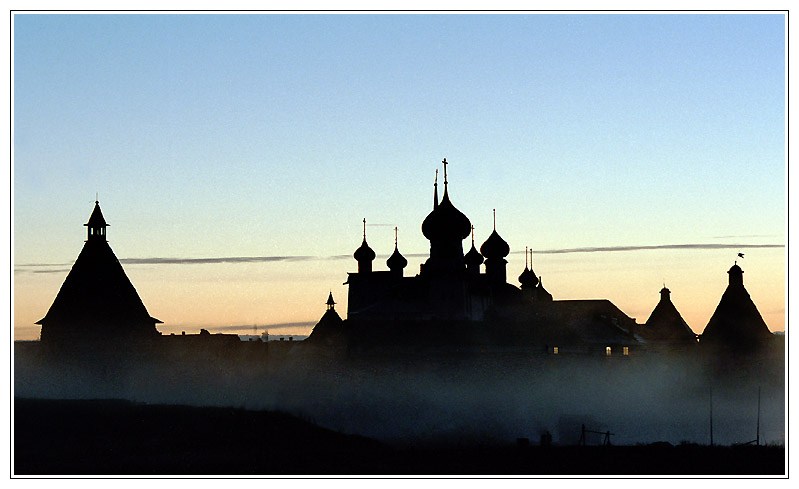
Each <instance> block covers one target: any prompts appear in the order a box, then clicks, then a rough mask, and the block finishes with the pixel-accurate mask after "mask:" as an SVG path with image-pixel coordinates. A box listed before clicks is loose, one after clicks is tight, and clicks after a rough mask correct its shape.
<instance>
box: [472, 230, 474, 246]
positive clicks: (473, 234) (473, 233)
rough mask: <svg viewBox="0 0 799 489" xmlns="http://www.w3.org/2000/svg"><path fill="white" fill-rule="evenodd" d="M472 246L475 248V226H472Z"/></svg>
mask: <svg viewBox="0 0 799 489" xmlns="http://www.w3.org/2000/svg"><path fill="white" fill-rule="evenodd" d="M472 248H474V226H472Z"/></svg>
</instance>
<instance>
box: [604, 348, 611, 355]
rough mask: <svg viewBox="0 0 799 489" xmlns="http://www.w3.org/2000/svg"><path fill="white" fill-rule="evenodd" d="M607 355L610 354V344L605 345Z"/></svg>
mask: <svg viewBox="0 0 799 489" xmlns="http://www.w3.org/2000/svg"><path fill="white" fill-rule="evenodd" d="M605 356H608V357H609V356H610V347H609V346H606V347H605Z"/></svg>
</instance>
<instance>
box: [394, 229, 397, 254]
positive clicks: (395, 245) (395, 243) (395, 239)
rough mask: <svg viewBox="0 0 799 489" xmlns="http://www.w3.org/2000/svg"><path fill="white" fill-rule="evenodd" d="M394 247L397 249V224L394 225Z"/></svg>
mask: <svg viewBox="0 0 799 489" xmlns="http://www.w3.org/2000/svg"><path fill="white" fill-rule="evenodd" d="M394 249H395V250H396V249H397V226H394Z"/></svg>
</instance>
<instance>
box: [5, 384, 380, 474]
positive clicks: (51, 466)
mask: <svg viewBox="0 0 799 489" xmlns="http://www.w3.org/2000/svg"><path fill="white" fill-rule="evenodd" d="M14 406H15V413H14V414H15V416H14V428H15V437H14V449H15V450H14V451H15V457H14V472H15V473H16V474H18V475H92V474H94V475H101V474H136V475H155V474H198V475H203V474H237V475H247V474H338V473H364V470H369V469H370V467H371V468H372V469H373V470H374V471H375V472H376V473H380V472H381V471H384V470H385V468H383V467H381V466H380V465H379V463H378V460H379V459H380V458H383V457H382V456H381V452H382V445H381V444H380V443H378V442H376V441H374V440H370V439H367V438H364V437H360V436H355V435H343V434H340V433H336V432H333V431H330V430H327V429H324V428H321V427H318V426H316V425H314V424H313V423H310V422H306V421H303V420H301V419H299V418H297V417H295V416H292V415H289V414H286V413H281V412H258V411H247V410H243V409H232V408H209V407H204V408H198V407H188V406H163V405H146V404H136V403H132V402H128V401H121V400H90V401H86V400H31V399H15V400H14Z"/></svg>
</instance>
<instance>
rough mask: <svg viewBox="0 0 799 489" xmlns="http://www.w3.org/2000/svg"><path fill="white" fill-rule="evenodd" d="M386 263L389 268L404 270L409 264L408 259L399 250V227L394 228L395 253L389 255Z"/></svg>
mask: <svg viewBox="0 0 799 489" xmlns="http://www.w3.org/2000/svg"><path fill="white" fill-rule="evenodd" d="M386 265H388V269H389V270H391V271H396V270H399V271H402V269H403V268H405V267H406V266H407V265H408V260H406V259H405V257H404V256H402V253H400V252H399V249H397V228H394V253H392V254H391V256H389V257H388V260H386Z"/></svg>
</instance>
